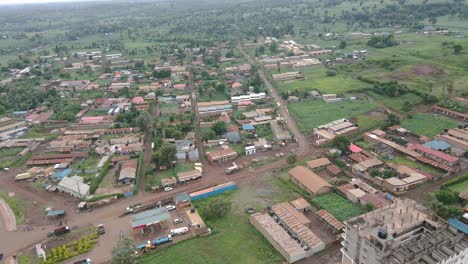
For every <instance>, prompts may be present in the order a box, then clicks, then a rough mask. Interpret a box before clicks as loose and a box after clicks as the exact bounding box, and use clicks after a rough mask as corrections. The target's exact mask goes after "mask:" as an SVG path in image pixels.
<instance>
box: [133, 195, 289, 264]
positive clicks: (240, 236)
mask: <svg viewBox="0 0 468 264" xmlns="http://www.w3.org/2000/svg"><path fill="white" fill-rule="evenodd" d="M236 196H237V195H236V193H235V192H229V193H226V194H224V195H221V196H216V197H212V198H207V199H203V200H200V201H196V202H194V206H195V208H197V210H198V211H199V212H200V215H201V216H202V217H204V215H203V210H204V207H206V206H207V204H208V203H209V202H210V201H211V200H212V199H217V198H219V197H222V198H223V199H229V200H232V201H234V200H236V199H237V197H236ZM207 224H208V226H210V227H211V228H212V230H213V233H212V234H211V235H210V236H207V237H203V238H193V239H190V240H186V241H182V242H180V243H177V244H174V245H171V246H169V247H167V248H165V249H164V250H162V251H158V252H156V253H154V254H151V255H145V256H143V257H142V259H141V260H140V261H139V262H140V263H143V264H144V263H172V264H179V263H180V264H186V263H191V264H198V263H200V264H217V263H251V264H257V263H258V264H260V263H279V262H280V261H281V260H282V257H281V255H280V254H279V253H278V252H276V250H275V249H274V248H273V247H272V246H271V245H270V244H269V243H268V241H267V240H266V239H265V238H264V237H263V236H262V234H260V232H258V231H257V230H256V228H255V227H254V226H252V225H250V224H249V222H248V215H247V214H245V213H244V212H243V209H242V208H238V207H237V206H236V203H233V206H232V210H231V212H230V213H228V215H226V216H224V217H223V218H220V219H215V220H212V221H209V222H208V221H207Z"/></svg>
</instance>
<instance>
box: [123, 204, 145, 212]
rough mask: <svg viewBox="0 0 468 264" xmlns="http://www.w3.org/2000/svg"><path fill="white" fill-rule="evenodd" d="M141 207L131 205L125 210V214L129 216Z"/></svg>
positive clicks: (139, 205)
mask: <svg viewBox="0 0 468 264" xmlns="http://www.w3.org/2000/svg"><path fill="white" fill-rule="evenodd" d="M141 207H143V205H142V204H141V203H137V204H132V205H130V206H129V207H127V208H125V212H126V213H127V214H131V213H133V212H135V211H137V210H138V209H140V208H141Z"/></svg>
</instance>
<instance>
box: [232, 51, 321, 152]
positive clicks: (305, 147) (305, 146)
mask: <svg viewBox="0 0 468 264" xmlns="http://www.w3.org/2000/svg"><path fill="white" fill-rule="evenodd" d="M237 48H238V49H239V50H240V52H241V53H242V54H243V55H244V57H245V58H246V59H247V60H248V62H249V63H250V64H251V65H258V64H257V63H256V62H255V61H254V60H253V59H252V58H251V57H250V56H249V54H247V53H246V52H245V51H244V50H243V49H242V46H241V45H240V44H238V45H237ZM258 66H259V67H258V74H259V75H260V78H261V79H262V81H263V83H264V84H265V86H266V87H267V88H268V90H269V91H270V95H271V96H272V97H273V99H274V100H275V101H276V103H277V105H278V107H279V109H280V112H281V115H282V116H283V118H284V119H285V121H286V123H287V125H288V127H289V129H290V130H291V132H292V133H293V135H294V138H296V139H297V143H298V144H299V149H298V152H297V153H296V154H297V156H298V158H299V159H303V158H305V157H306V156H308V155H309V154H310V153H311V149H312V146H311V145H310V144H309V142H308V141H307V139H306V137H305V136H304V135H303V134H302V133H301V131H300V130H299V128H298V127H297V124H296V121H295V120H294V119H293V118H292V117H291V115H290V114H289V110H288V107H287V104H285V103H284V101H283V99H282V98H281V96H280V95H279V93H278V91H276V89H275V88H274V87H273V85H272V84H271V83H270V81H269V80H268V78H267V77H266V75H265V71H264V70H263V68H262V67H261V65H258Z"/></svg>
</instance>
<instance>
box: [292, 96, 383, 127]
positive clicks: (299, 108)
mask: <svg viewBox="0 0 468 264" xmlns="http://www.w3.org/2000/svg"><path fill="white" fill-rule="evenodd" d="M375 108H377V105H376V104H374V103H372V102H370V101H368V100H366V99H364V100H356V101H344V102H340V103H334V104H327V103H325V102H324V101H321V100H315V101H303V102H300V103H292V104H288V109H289V111H290V113H291V115H292V116H293V117H294V119H295V120H296V122H297V125H298V126H299V129H300V130H301V131H302V132H304V133H308V132H310V131H311V130H312V129H313V128H315V127H318V126H320V125H324V124H326V123H329V122H331V121H334V120H337V119H340V118H352V117H357V116H360V115H363V114H365V113H367V112H369V111H372V110H373V109H375Z"/></svg>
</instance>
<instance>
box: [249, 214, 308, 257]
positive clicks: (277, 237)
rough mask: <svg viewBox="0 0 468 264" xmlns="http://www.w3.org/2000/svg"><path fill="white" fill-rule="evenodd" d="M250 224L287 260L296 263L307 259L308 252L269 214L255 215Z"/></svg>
mask: <svg viewBox="0 0 468 264" xmlns="http://www.w3.org/2000/svg"><path fill="white" fill-rule="evenodd" d="M250 223H251V224H252V225H253V226H255V227H256V228H257V230H258V231H260V233H262V234H263V236H264V237H265V238H266V239H267V240H268V241H269V242H270V244H271V245H272V246H273V247H274V248H275V249H276V250H277V251H278V252H279V253H280V254H281V255H282V256H283V257H284V258H285V259H286V261H287V262H288V263H294V262H296V261H299V260H301V259H304V258H306V257H307V255H308V254H307V252H306V251H305V250H304V249H303V248H302V247H301V245H300V244H299V243H297V241H296V240H294V239H293V238H292V237H291V236H290V235H289V234H288V233H287V232H286V230H284V229H283V228H282V227H281V226H280V225H279V224H278V223H276V222H275V220H274V219H273V218H271V216H269V215H268V214H259V213H257V214H254V215H252V216H251V217H250Z"/></svg>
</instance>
